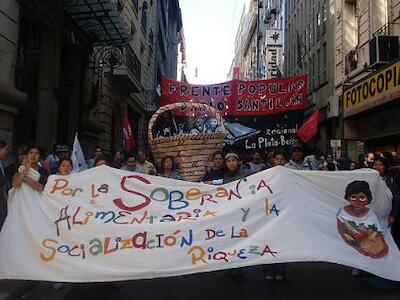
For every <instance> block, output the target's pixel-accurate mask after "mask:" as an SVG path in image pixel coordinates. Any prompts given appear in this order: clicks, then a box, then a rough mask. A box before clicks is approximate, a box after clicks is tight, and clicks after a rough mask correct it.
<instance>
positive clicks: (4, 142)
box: [0, 140, 7, 149]
mask: <svg viewBox="0 0 400 300" xmlns="http://www.w3.org/2000/svg"><path fill="white" fill-rule="evenodd" d="M5 146H7V142H6V141H5V140H0V148H1V149H3V148H4V147H5Z"/></svg>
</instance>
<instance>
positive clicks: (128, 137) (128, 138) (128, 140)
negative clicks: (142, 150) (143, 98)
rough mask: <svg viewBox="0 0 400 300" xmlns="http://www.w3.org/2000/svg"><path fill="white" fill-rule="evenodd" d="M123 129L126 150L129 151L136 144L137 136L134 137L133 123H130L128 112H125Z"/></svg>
mask: <svg viewBox="0 0 400 300" xmlns="http://www.w3.org/2000/svg"><path fill="white" fill-rule="evenodd" d="M122 130H123V138H124V150H125V152H129V151H130V150H131V149H132V147H133V146H134V145H135V138H134V137H133V133H132V130H131V125H130V124H129V119H128V114H125V117H124V128H123V129H122Z"/></svg>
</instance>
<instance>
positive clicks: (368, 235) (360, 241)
mask: <svg viewBox="0 0 400 300" xmlns="http://www.w3.org/2000/svg"><path fill="white" fill-rule="evenodd" d="M344 198H345V199H346V200H347V201H348V202H349V205H347V206H345V207H343V208H341V209H339V211H338V214H337V224H338V230H339V233H340V235H341V237H342V238H343V239H344V241H345V242H346V243H347V244H348V245H350V246H351V247H353V248H354V249H356V250H357V251H358V252H360V253H361V254H363V255H365V256H369V257H371V258H381V257H384V256H385V255H387V253H388V246H387V244H386V242H385V238H384V235H383V232H382V230H381V226H380V223H379V219H378V216H377V215H376V214H375V213H374V212H373V211H372V210H371V209H370V208H369V207H368V205H369V203H370V202H371V200H372V194H371V190H370V188H369V184H368V182H366V181H361V180H359V181H353V182H352V183H350V184H349V185H348V186H347V187H346V193H345V197H344Z"/></svg>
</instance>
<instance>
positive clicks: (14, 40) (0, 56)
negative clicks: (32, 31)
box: [0, 0, 27, 146]
mask: <svg viewBox="0 0 400 300" xmlns="http://www.w3.org/2000/svg"><path fill="white" fill-rule="evenodd" d="M19 22H20V17H19V3H18V2H17V1H15V0H3V1H1V2H0V138H1V139H4V140H6V141H7V143H8V144H9V145H10V146H12V145H13V141H14V140H13V133H14V129H15V127H14V126H15V119H16V116H17V115H18V112H19V107H20V106H21V105H23V104H24V103H25V102H26V100H27V94H26V93H25V92H23V91H22V90H20V89H18V88H17V87H16V86H15V71H16V65H17V47H18V36H19Z"/></svg>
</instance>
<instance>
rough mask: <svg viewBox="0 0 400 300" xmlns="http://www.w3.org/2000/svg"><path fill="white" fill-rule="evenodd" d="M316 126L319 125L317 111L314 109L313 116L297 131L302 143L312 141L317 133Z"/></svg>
mask: <svg viewBox="0 0 400 300" xmlns="http://www.w3.org/2000/svg"><path fill="white" fill-rule="evenodd" d="M318 124H319V109H318V108H316V109H315V111H314V112H313V114H312V115H311V117H310V118H308V120H307V121H306V122H304V124H303V126H301V127H300V128H299V130H297V136H298V137H299V139H300V140H301V141H302V142H303V143H308V142H309V141H311V140H312V138H313V137H314V136H316V135H317V133H318Z"/></svg>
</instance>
